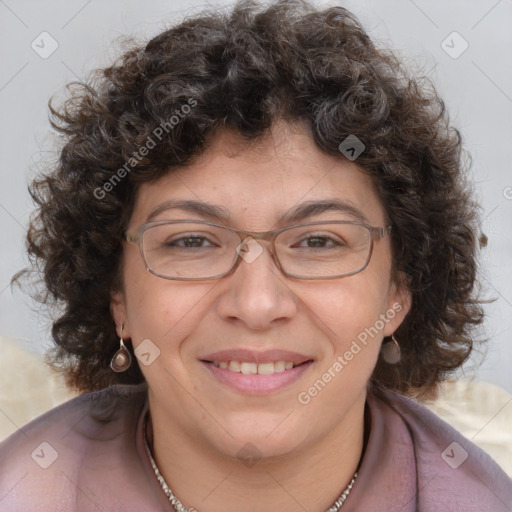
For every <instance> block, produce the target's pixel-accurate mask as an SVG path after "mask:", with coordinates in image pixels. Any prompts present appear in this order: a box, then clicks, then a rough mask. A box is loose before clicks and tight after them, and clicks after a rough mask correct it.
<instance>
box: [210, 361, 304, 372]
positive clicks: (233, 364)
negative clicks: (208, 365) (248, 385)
mask: <svg viewBox="0 0 512 512" xmlns="http://www.w3.org/2000/svg"><path fill="white" fill-rule="evenodd" d="M213 365H214V366H216V367H217V368H223V369H228V370H230V371H232V372H239V373H240V372H241V373H243V374H244V375H255V374H258V375H272V374H273V373H280V372H284V371H285V370H290V369H291V368H293V367H294V366H297V365H294V364H293V363H292V362H291V361H274V362H272V361H271V362H268V363H259V364H257V363H248V362H245V361H229V362H228V361H219V362H213Z"/></svg>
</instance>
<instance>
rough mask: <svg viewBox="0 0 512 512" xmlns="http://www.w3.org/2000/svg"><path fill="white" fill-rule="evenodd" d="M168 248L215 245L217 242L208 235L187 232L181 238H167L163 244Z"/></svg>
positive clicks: (192, 247)
mask: <svg viewBox="0 0 512 512" xmlns="http://www.w3.org/2000/svg"><path fill="white" fill-rule="evenodd" d="M163 245H164V246H165V247H166V248H171V249H172V248H181V249H194V248H201V247H215V246H216V244H215V243H214V242H212V241H210V240H209V239H208V238H207V237H206V236H203V235H200V234H194V233H187V234H185V235H184V236H180V237H179V238H174V239H172V240H167V241H166V242H165V243H164V244H163Z"/></svg>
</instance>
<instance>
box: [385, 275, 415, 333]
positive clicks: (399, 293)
mask: <svg viewBox="0 0 512 512" xmlns="http://www.w3.org/2000/svg"><path fill="white" fill-rule="evenodd" d="M411 305H412V293H411V291H410V289H409V282H408V279H407V278H406V276H405V274H403V273H402V272H400V273H399V275H398V276H397V277H396V279H394V280H393V281H392V283H391V286H390V289H389V296H388V303H387V308H388V309H387V312H386V316H387V317H388V318H389V322H388V323H387V324H386V327H385V328H384V336H385V337H386V336H391V335H392V334H393V333H394V332H395V331H396V330H397V329H398V328H399V327H400V324H401V323H402V322H403V320H404V318H405V317H406V316H407V313H409V311H410V310H411Z"/></svg>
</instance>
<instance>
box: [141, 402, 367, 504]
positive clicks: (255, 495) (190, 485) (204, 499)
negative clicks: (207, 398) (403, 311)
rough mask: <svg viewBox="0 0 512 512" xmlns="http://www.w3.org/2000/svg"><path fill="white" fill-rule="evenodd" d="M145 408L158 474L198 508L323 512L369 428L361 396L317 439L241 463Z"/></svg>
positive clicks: (344, 482)
mask: <svg viewBox="0 0 512 512" xmlns="http://www.w3.org/2000/svg"><path fill="white" fill-rule="evenodd" d="M150 410H151V411H152V413H151V416H152V418H151V417H150V420H149V422H148V431H147V435H148V441H149V445H150V447H151V451H152V453H153V456H154V458H155V461H156V464H157V466H158V468H159V470H160V473H161V474H162V476H163V477H164V479H165V481H166V482H167V484H168V486H169V487H170V489H171V490H172V492H173V494H174V495H175V496H176V497H177V498H178V499H179V500H180V501H181V503H182V504H183V505H184V506H185V507H187V508H189V509H191V510H197V511H199V512H221V511H222V512H235V511H236V512H238V511H240V510H251V511H252V512H268V511H269V510H270V511H273V510H279V511H280V512H296V511H297V510H310V511H314V512H325V511H326V510H327V509H328V508H329V507H330V506H331V505H332V504H333V503H334V501H335V500H336V499H337V498H338V497H339V495H340V494H341V492H342V491H343V490H344V489H345V488H346V487H347V486H348V485H349V483H350V482H351V480H352V478H353V476H354V473H355V472H356V471H357V469H358V466H359V463H360V460H361V458H362V452H363V449H364V444H365V438H367V436H368V430H369V429H368V426H367V427H366V428H365V421H364V417H365V414H364V410H365V408H364V397H363V400H362V403H361V402H360V401H359V402H357V403H356V404H354V407H353V408H352V409H351V410H350V411H349V413H348V414H347V415H346V416H345V417H344V419H343V421H342V422H341V423H340V424H339V425H338V426H337V427H336V428H335V429H333V430H332V431H330V432H329V434H328V435H326V436H323V437H322V439H321V440H319V441H318V442H316V443H311V444H310V445H308V446H305V447H303V448H302V449H300V450H297V451H296V452H294V453H292V454H287V455H286V456H279V457H266V458H261V459H259V460H257V461H256V462H255V463H254V464H250V463H247V464H243V463H241V461H240V459H239V458H236V457H229V456H226V455H225V454H220V453H218V452H216V451H215V450H212V449H211V447H208V446H201V441H200V440H198V438H197V437H194V436H192V435H187V433H186V432H181V431H179V433H178V431H174V430H173V429H172V427H171V429H169V426H170V425H173V422H172V420H169V419H167V418H162V421H161V418H160V417H159V416H158V414H155V412H154V411H153V409H151V407H150ZM354 418H358V421H354ZM152 420H154V422H153V421H152ZM159 426H164V428H163V429H160V428H158V427H159Z"/></svg>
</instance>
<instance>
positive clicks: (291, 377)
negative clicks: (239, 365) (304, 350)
mask: <svg viewBox="0 0 512 512" xmlns="http://www.w3.org/2000/svg"><path fill="white" fill-rule="evenodd" d="M201 362H202V364H204V365H205V366H206V368H207V369H208V370H209V371H210V372H211V373H212V375H213V376H214V377H215V378H216V379H217V380H219V381H220V382H221V383H222V384H226V385H227V386H229V387H230V388H232V389H234V390H236V391H238V392H241V393H244V394H246V395H268V394H270V393H273V392H276V391H280V390H281V389H283V388H285V387H286V386H289V385H290V384H292V383H293V382H295V381H296V380H298V379H299V378H300V377H301V376H302V374H303V373H304V372H305V371H307V369H308V368H309V367H310V366H311V365H312V364H313V361H307V362H306V363H303V364H301V365H299V366H295V367H294V368H290V369H289V370H285V371H284V372H277V373H273V374H271V375H259V374H249V375H246V374H244V373H241V372H232V371H230V370H228V369H225V368H217V367H216V366H214V365H213V363H207V362H205V361H201Z"/></svg>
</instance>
